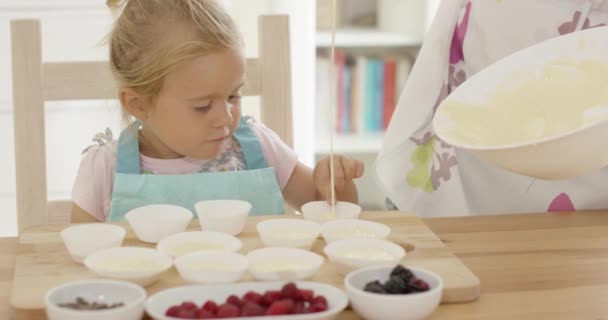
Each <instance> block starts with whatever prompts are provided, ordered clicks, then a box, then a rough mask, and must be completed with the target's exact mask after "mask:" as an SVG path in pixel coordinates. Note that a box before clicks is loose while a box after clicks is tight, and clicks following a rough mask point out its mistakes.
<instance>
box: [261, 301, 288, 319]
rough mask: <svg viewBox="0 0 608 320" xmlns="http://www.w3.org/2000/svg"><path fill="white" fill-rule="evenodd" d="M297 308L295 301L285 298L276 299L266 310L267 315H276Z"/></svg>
mask: <svg viewBox="0 0 608 320" xmlns="http://www.w3.org/2000/svg"><path fill="white" fill-rule="evenodd" d="M294 308H295V303H294V302H293V300H291V299H283V300H279V301H275V302H274V303H273V304H272V305H270V308H268V310H266V315H267V316H275V315H282V314H290V313H291V312H292V311H293V309H294Z"/></svg>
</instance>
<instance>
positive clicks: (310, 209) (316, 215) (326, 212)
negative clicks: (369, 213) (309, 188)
mask: <svg viewBox="0 0 608 320" xmlns="http://www.w3.org/2000/svg"><path fill="white" fill-rule="evenodd" d="M302 214H303V215H304V219H306V220H311V221H314V222H317V223H324V222H327V221H331V220H336V219H357V218H359V215H360V214H361V207H360V206H358V205H356V204H354V203H350V202H343V201H338V202H337V203H336V212H335V216H334V215H332V212H331V206H330V205H329V204H328V203H327V201H313V202H309V203H307V204H305V205H303V206H302Z"/></svg>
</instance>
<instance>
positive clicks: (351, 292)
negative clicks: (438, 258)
mask: <svg viewBox="0 0 608 320" xmlns="http://www.w3.org/2000/svg"><path fill="white" fill-rule="evenodd" d="M344 287H345V288H346V292H347V294H348V297H349V299H350V304H351V306H352V308H353V309H354V310H355V312H356V313H357V314H359V315H360V316H361V317H363V318H364V319H368V320H419V319H420V320H421V319H426V318H428V317H429V316H430V315H431V314H432V313H433V312H434V311H435V309H436V308H437V306H438V305H439V303H440V301H441V295H442V292H443V280H441V277H439V275H437V274H436V273H434V272H431V271H428V270H424V269H420V268H413V267H407V268H406V267H403V266H401V265H397V266H396V267H395V266H394V265H390V266H373V267H369V268H365V269H359V270H356V271H353V272H351V273H349V274H348V275H347V276H346V278H345V279H344Z"/></svg>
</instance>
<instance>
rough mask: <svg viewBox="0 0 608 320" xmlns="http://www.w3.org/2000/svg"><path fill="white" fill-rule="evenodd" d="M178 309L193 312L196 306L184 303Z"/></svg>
mask: <svg viewBox="0 0 608 320" xmlns="http://www.w3.org/2000/svg"><path fill="white" fill-rule="evenodd" d="M180 308H182V309H185V310H194V309H197V308H198V307H197V306H196V304H195V303H194V302H192V301H186V302H184V303H182V305H181V306H180Z"/></svg>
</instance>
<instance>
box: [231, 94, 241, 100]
mask: <svg viewBox="0 0 608 320" xmlns="http://www.w3.org/2000/svg"><path fill="white" fill-rule="evenodd" d="M239 99H241V95H238V94H233V95H231V96H230V97H228V100H230V101H234V100H239Z"/></svg>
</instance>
